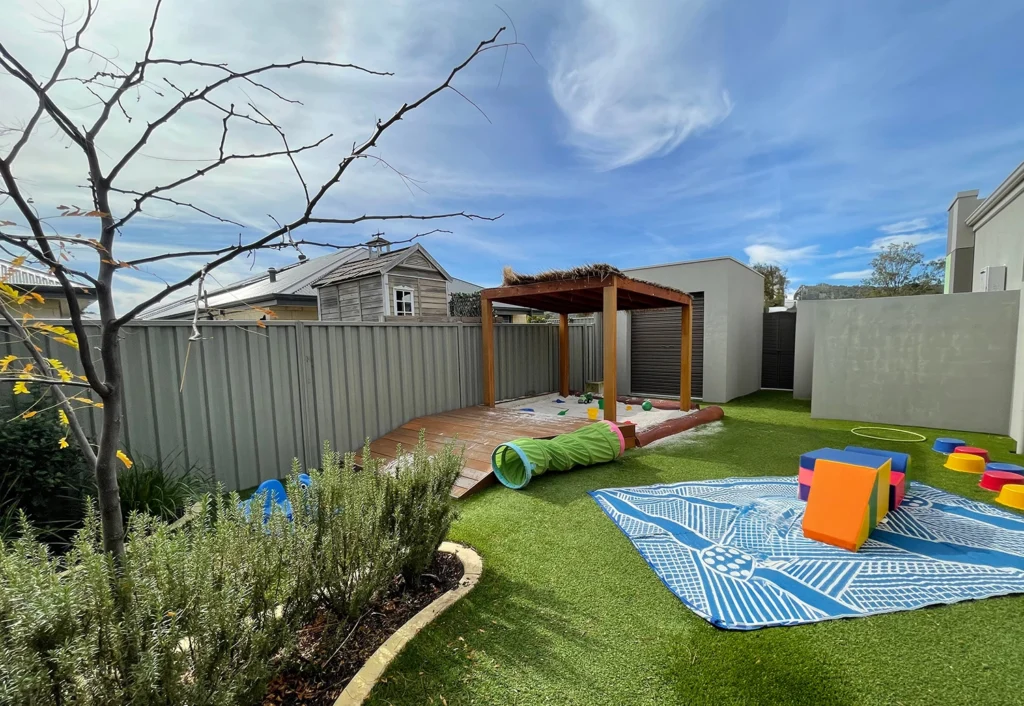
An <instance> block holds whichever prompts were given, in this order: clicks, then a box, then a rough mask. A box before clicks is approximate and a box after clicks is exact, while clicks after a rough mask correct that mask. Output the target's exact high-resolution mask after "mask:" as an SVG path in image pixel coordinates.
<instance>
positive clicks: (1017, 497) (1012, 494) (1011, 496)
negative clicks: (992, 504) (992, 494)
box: [996, 485, 1024, 510]
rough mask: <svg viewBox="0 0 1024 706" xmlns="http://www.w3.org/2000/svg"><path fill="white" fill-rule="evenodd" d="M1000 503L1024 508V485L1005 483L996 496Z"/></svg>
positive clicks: (1019, 508)
mask: <svg viewBox="0 0 1024 706" xmlns="http://www.w3.org/2000/svg"><path fill="white" fill-rule="evenodd" d="M996 502H997V503H999V504H1000V505H1006V506H1007V507H1012V508H1016V509H1018V510H1024V485H1004V486H1003V489H1002V490H1000V491H999V495H998V496H996Z"/></svg>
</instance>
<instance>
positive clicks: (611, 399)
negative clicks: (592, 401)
mask: <svg viewBox="0 0 1024 706" xmlns="http://www.w3.org/2000/svg"><path fill="white" fill-rule="evenodd" d="M603 310H604V321H603V324H604V418H605V419H606V420H608V421H609V422H614V421H616V420H615V412H616V409H617V407H618V403H617V400H616V398H617V397H618V391H617V390H618V387H617V385H616V379H615V376H616V373H617V370H616V358H615V341H616V336H615V324H616V322H617V321H618V313H619V287H618V281H617V280H616V279H615V278H614V277H613V278H612V280H611V284H607V285H605V287H604V307H603Z"/></svg>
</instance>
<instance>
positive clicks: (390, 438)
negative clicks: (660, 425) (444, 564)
mask: <svg viewBox="0 0 1024 706" xmlns="http://www.w3.org/2000/svg"><path fill="white" fill-rule="evenodd" d="M592 423H593V422H591V421H590V420H588V419H567V418H563V417H553V416H549V415H534V414H526V413H522V412H514V411H512V410H507V409H495V408H492V407H484V406H482V405H481V406H479V407H465V408H463V409H456V410H452V411H451V412H443V413H441V414H431V415H429V416H426V417H418V418H416V419H413V420H412V421H410V422H408V423H406V424H403V425H402V426H400V427H399V428H398V429H395V430H394V431H392V432H391V433H389V434H385V435H384V436H382V437H381V438H379V439H377V440H376V441H374V442H373V443H372V444H370V453H371V455H372V456H373V457H374V458H383V459H393V458H394V457H395V447H396V446H397V445H398V444H401V445H402V448H404V449H409V448H411V447H413V446H415V445H416V442H417V440H418V438H419V432H420V429H425V430H426V441H427V449H428V450H429V451H437V450H439V449H440V448H441V447H442V446H443V445H444V444H445V443H446V442H447V441H450V440H454V441H456V442H457V443H458V444H459V445H460V446H462V447H463V449H464V453H465V464H466V465H465V467H464V468H463V469H462V475H461V476H460V477H459V479H458V480H457V481H456V482H455V486H454V487H453V488H452V495H454V496H455V497H457V498H461V497H465V496H467V495H471V494H472V493H475V492H477V491H478V490H482V489H483V488H486V487H487V486H490V485H494V484H495V483H496V482H497V480H498V479H497V478H495V477H494V473H493V471H491V452H492V451H494V447H495V446H497V445H498V444H500V443H502V442H505V441H512V439H521V438H523V437H533V438H545V437H550V436H556V435H558V434H564V433H566V432H570V431H573V430H575V429H579V428H580V427H582V426H585V425H587V424H592ZM624 431H625V430H624Z"/></svg>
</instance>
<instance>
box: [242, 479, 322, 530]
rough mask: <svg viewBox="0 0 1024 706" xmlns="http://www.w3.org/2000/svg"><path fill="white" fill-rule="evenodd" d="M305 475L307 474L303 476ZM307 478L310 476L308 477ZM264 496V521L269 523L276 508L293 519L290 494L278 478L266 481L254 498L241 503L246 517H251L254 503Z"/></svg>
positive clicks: (257, 489) (254, 493)
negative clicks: (289, 499) (254, 499)
mask: <svg viewBox="0 0 1024 706" xmlns="http://www.w3.org/2000/svg"><path fill="white" fill-rule="evenodd" d="M303 475H305V474H303ZM306 477H307V478H308V477H309V476H306ZM261 493H262V494H263V521H264V522H267V521H268V520H269V519H270V515H271V513H273V511H274V507H280V508H281V509H282V510H283V511H284V514H285V515H286V516H287V517H288V519H289V520H290V519H292V504H291V502H289V501H288V493H286V492H285V489H284V484H283V483H282V482H281V481H279V480H277V479H276V478H271V479H270V480H265V481H263V482H262V483H260V484H259V486H257V487H256V490H255V492H253V494H252V497H251V498H249V499H248V500H245V501H244V502H242V503H241V505H242V510H243V511H244V512H245V516H246V517H249V513H250V512H251V511H252V501H253V498H256V497H257V496H259V495H260V494H261Z"/></svg>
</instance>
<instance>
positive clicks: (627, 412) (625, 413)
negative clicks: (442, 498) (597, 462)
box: [497, 393, 691, 431]
mask: <svg viewBox="0 0 1024 706" xmlns="http://www.w3.org/2000/svg"><path fill="white" fill-rule="evenodd" d="M577 399H578V398H577V397H576V396H574V395H569V396H568V397H561V396H559V395H557V394H555V393H550V394H547V395H537V396H536V397H527V398H525V399H521V400H512V401H510V402H501V403H499V404H498V405H497V406H498V407H500V408H502V409H514V410H517V411H522V410H524V409H532V410H533V412H523V414H545V415H557V414H558V413H559V412H561V411H563V410H564V411H565V415H563V416H565V417H571V418H575V419H586V418H587V408H588V407H592V408H594V409H597V400H594V401H593V402H591V403H590V404H579V402H578V401H577ZM556 400H563V402H561V403H559V402H556ZM627 407H631V409H627ZM690 413H691V412H683V411H682V410H679V409H675V410H667V409H652V410H651V411H650V412H645V411H644V410H643V409H642V408H641V407H640V405H625V404H623V403H621V402H619V403H617V406H616V419H617V420H618V421H619V422H620V423H621V422H626V421H630V422H633V423H634V424H636V428H637V431H642V430H643V429H647V428H649V427H653V426H655V425H657V424H661V423H662V422H664V421H667V420H669V419H677V418H679V417H683V416H685V415H686V414H690ZM598 419H604V411H603V410H602V411H599V412H598Z"/></svg>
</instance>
